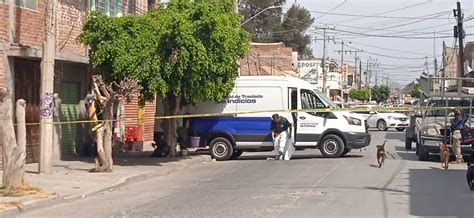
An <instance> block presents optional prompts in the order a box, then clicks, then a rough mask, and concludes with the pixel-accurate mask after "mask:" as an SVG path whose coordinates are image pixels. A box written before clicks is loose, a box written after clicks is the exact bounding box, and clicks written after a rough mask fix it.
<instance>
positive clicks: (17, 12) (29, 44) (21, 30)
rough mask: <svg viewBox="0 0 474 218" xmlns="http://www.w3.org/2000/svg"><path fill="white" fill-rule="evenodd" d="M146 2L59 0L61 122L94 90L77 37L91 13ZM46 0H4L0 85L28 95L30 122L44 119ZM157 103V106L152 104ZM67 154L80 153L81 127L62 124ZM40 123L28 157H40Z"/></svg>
mask: <svg viewBox="0 0 474 218" xmlns="http://www.w3.org/2000/svg"><path fill="white" fill-rule="evenodd" d="M147 7H148V4H147V0H57V5H56V7H55V10H56V17H55V19H54V29H53V31H54V32H55V41H56V44H55V61H54V66H55V67H54V76H52V77H51V78H49V79H51V80H53V81H54V93H58V94H59V97H60V98H61V100H62V102H61V103H62V105H61V106H62V107H61V121H69V120H77V119H78V104H79V101H80V100H81V99H84V98H85V96H86V95H87V93H90V90H91V78H92V75H91V71H90V69H89V64H88V63H89V59H88V48H87V47H85V46H84V45H81V44H80V43H79V42H78V41H77V38H78V36H79V34H80V33H81V30H82V25H83V21H84V16H85V14H86V13H87V11H90V10H95V11H100V12H103V13H105V14H107V15H109V16H125V15H127V14H132V13H142V12H146V11H147V9H148V8H147ZM45 23H46V0H16V1H9V0H0V86H2V87H8V88H9V89H11V90H13V92H12V93H13V97H14V99H15V101H16V100H17V99H25V100H26V102H27V106H26V116H27V117H26V122H27V123H38V122H39V121H40V111H39V108H40V96H41V93H40V86H41V82H42V81H41V73H42V72H41V66H40V65H41V60H42V57H43V41H44V39H45ZM151 105H154V104H151ZM61 129H62V131H61V133H62V134H61V140H60V141H61V151H62V154H74V153H77V148H78V146H79V145H78V144H77V143H78V141H79V140H78V137H80V136H79V135H78V134H77V125H75V124H71V125H69V124H66V125H62V128H61ZM39 136H40V129H39V125H33V126H27V161H28V162H37V161H38V160H39Z"/></svg>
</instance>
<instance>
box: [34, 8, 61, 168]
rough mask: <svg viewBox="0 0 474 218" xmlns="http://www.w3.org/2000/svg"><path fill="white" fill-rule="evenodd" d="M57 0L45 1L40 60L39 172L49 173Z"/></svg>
mask: <svg viewBox="0 0 474 218" xmlns="http://www.w3.org/2000/svg"><path fill="white" fill-rule="evenodd" d="M57 1H58V0H47V1H46V22H45V38H44V42H43V59H42V60H41V92H40V94H41V96H40V101H41V102H40V113H41V114H40V117H41V122H40V123H41V124H40V128H41V134H40V163H39V172H40V173H51V172H52V168H53V162H52V161H53V125H52V122H53V116H52V115H53V113H52V112H53V108H52V105H53V89H54V58H55V56H56V46H55V45H56V32H55V29H56V23H55V22H56V7H57Z"/></svg>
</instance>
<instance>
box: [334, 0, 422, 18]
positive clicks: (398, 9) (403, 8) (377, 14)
mask: <svg viewBox="0 0 474 218" xmlns="http://www.w3.org/2000/svg"><path fill="white" fill-rule="evenodd" d="M430 1H431V0H428V1H426V2H422V3H417V4H413V5H409V6H405V7H401V8H396V9H392V10H388V11H384V12H381V13H376V14H372V16H379V15H383V14H388V13H392V12H395V11H401V10H405V9H408V8H412V7H417V6H419V5H423V4H426V3H429V2H430ZM362 19H365V17H361V18H357V19H351V20H345V21H340V22H337V23H336V24H340V23H345V22H354V21H357V20H362Z"/></svg>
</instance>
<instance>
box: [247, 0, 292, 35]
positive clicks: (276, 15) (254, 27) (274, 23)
mask: <svg viewBox="0 0 474 218" xmlns="http://www.w3.org/2000/svg"><path fill="white" fill-rule="evenodd" d="M285 2H286V0H241V1H240V4H239V13H240V14H241V15H242V16H243V18H242V22H243V21H246V20H248V19H250V18H251V17H253V16H254V15H256V14H257V13H260V12H261V11H262V10H264V9H266V8H268V7H271V6H283V5H284V4H285ZM282 14H283V9H282V8H274V9H269V10H266V11H265V12H263V13H261V14H259V15H258V16H256V17H255V18H253V19H252V20H250V21H249V22H247V23H246V24H244V25H243V28H244V29H245V30H247V31H248V32H249V33H250V34H251V36H252V41H253V42H274V39H273V32H274V31H275V30H277V29H278V28H280V25H281V17H282Z"/></svg>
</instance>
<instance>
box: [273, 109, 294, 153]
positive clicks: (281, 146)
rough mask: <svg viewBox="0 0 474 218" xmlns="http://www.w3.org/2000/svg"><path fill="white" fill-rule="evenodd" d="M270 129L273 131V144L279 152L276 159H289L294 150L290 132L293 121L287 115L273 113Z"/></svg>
mask: <svg viewBox="0 0 474 218" xmlns="http://www.w3.org/2000/svg"><path fill="white" fill-rule="evenodd" d="M270 130H271V131H272V138H273V146H274V147H275V151H276V152H278V155H277V157H276V159H278V160H289V159H290V158H291V155H292V153H293V151H294V148H293V145H292V144H293V143H292V142H291V134H290V133H291V123H290V122H288V120H287V119H286V118H285V117H281V116H280V115H278V114H273V115H272V123H271V127H270Z"/></svg>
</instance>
